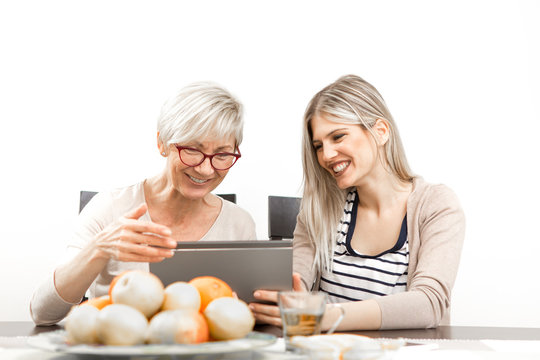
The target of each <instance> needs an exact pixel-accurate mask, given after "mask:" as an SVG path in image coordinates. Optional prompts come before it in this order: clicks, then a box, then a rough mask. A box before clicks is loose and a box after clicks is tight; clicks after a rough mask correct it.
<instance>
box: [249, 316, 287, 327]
mask: <svg viewBox="0 0 540 360" xmlns="http://www.w3.org/2000/svg"><path fill="white" fill-rule="evenodd" d="M253 316H254V317H255V320H257V322H261V323H265V324H270V325H274V326H279V327H281V326H282V323H281V318H280V317H273V316H268V315H265V314H258V313H253Z"/></svg>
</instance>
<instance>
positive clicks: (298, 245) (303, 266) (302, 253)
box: [293, 215, 317, 291]
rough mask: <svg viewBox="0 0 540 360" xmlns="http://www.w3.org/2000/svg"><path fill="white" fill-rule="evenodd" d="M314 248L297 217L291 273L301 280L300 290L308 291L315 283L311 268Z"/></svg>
mask: <svg viewBox="0 0 540 360" xmlns="http://www.w3.org/2000/svg"><path fill="white" fill-rule="evenodd" d="M314 259H315V248H314V246H313V244H312V243H311V240H310V239H309V237H308V233H307V229H306V226H305V224H304V222H303V220H302V219H301V216H300V215H299V216H298V217H297V222H296V227H295V229H294V240H293V272H294V273H298V274H299V275H300V278H301V280H302V289H303V290H305V291H310V290H311V289H312V288H313V284H314V283H315V282H316V279H317V273H316V270H315V269H314V268H313V260H314Z"/></svg>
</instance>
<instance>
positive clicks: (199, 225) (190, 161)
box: [30, 83, 256, 325]
mask: <svg viewBox="0 0 540 360" xmlns="http://www.w3.org/2000/svg"><path fill="white" fill-rule="evenodd" d="M157 127H158V133H157V147H158V149H159V153H160V154H161V156H163V157H164V158H165V159H166V166H165V168H164V169H163V171H162V172H161V173H160V174H157V175H156V176H154V177H151V178H148V179H145V180H143V181H141V182H139V183H137V184H134V185H131V186H128V187H125V188H122V189H118V190H114V191H111V192H103V193H99V194H97V195H96V196H95V197H94V198H93V199H92V200H91V201H90V203H89V204H88V205H87V206H86V207H85V208H84V210H83V211H82V212H81V214H80V216H79V223H78V227H77V230H76V232H75V235H74V236H73V238H72V239H71V240H70V241H69V244H68V254H69V256H68V260H67V261H66V262H64V263H63V264H62V265H60V266H58V267H57V268H56V270H55V271H54V273H53V274H51V276H49V277H48V278H47V279H46V281H45V282H44V283H43V284H42V285H41V286H40V287H39V288H38V289H37V290H36V292H35V293H34V295H33V298H32V300H31V303H30V313H31V315H32V318H33V320H34V322H35V323H36V324H38V325H46V324H54V323H56V322H58V321H60V320H61V319H63V318H64V317H65V316H66V314H67V313H68V311H69V310H70V308H71V306H72V305H74V304H77V303H79V302H80V301H81V299H82V298H83V296H84V295H85V294H87V296H88V297H89V298H93V297H97V296H101V295H104V294H106V293H107V291H108V287H109V284H110V282H111V280H112V279H113V277H114V276H116V275H118V274H119V273H121V272H123V271H125V270H133V269H139V270H145V271H148V268H149V265H148V263H149V262H158V261H161V260H163V259H165V258H168V257H171V256H173V254H174V252H173V250H172V249H174V248H175V247H176V242H177V241H199V240H201V241H202V240H242V239H243V240H250V239H255V238H256V233H255V223H254V221H253V219H252V217H251V216H250V215H249V214H248V213H247V212H246V211H244V210H243V209H241V208H240V207H238V206H237V205H235V204H233V203H231V202H228V201H225V200H222V199H221V198H219V197H217V196H215V195H213V194H212V193H211V191H213V190H214V189H215V188H216V187H217V186H218V185H219V184H220V183H221V182H222V181H223V179H224V178H225V176H226V175H227V173H228V171H229V169H230V168H231V167H232V166H233V165H234V164H235V163H236V161H237V160H238V159H239V158H240V156H241V155H240V150H239V145H240V143H241V142H242V131H243V120H242V106H241V104H240V103H239V102H238V101H237V100H236V99H235V98H234V97H233V96H232V95H231V94H229V93H228V92H227V91H226V90H224V89H223V88H221V87H219V86H217V85H214V84H211V83H195V84H192V85H190V86H187V87H186V88H184V89H183V90H181V91H180V92H179V93H178V94H177V95H176V97H174V98H172V99H171V100H169V101H168V102H166V103H165V104H164V106H163V108H162V111H161V115H160V117H159V119H158V126H157Z"/></svg>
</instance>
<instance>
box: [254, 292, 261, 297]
mask: <svg viewBox="0 0 540 360" xmlns="http://www.w3.org/2000/svg"><path fill="white" fill-rule="evenodd" d="M260 295H261V293H260V292H258V291H255V292H254V293H253V296H255V297H259V296H260Z"/></svg>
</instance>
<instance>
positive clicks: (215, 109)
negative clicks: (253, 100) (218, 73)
mask: <svg viewBox="0 0 540 360" xmlns="http://www.w3.org/2000/svg"><path fill="white" fill-rule="evenodd" d="M243 127H244V123H243V119H242V104H241V103H240V102H239V101H238V100H237V99H236V98H235V97H234V96H232V95H231V94H230V93H229V92H228V91H227V90H225V89H224V88H223V87H221V86H219V85H217V84H214V83H211V82H196V83H193V84H191V85H188V86H186V87H185V88H183V89H182V90H180V92H178V94H176V96H174V97H173V98H171V99H169V100H168V101H167V102H165V104H163V106H162V108H161V114H160V115H159V118H158V122H157V129H158V131H159V139H160V140H161V141H162V142H163V144H164V145H170V144H181V143H186V142H189V141H194V140H197V139H202V138H205V137H217V138H227V137H229V136H231V135H233V136H234V138H235V139H236V146H238V145H240V144H241V143H242V137H243Z"/></svg>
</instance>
